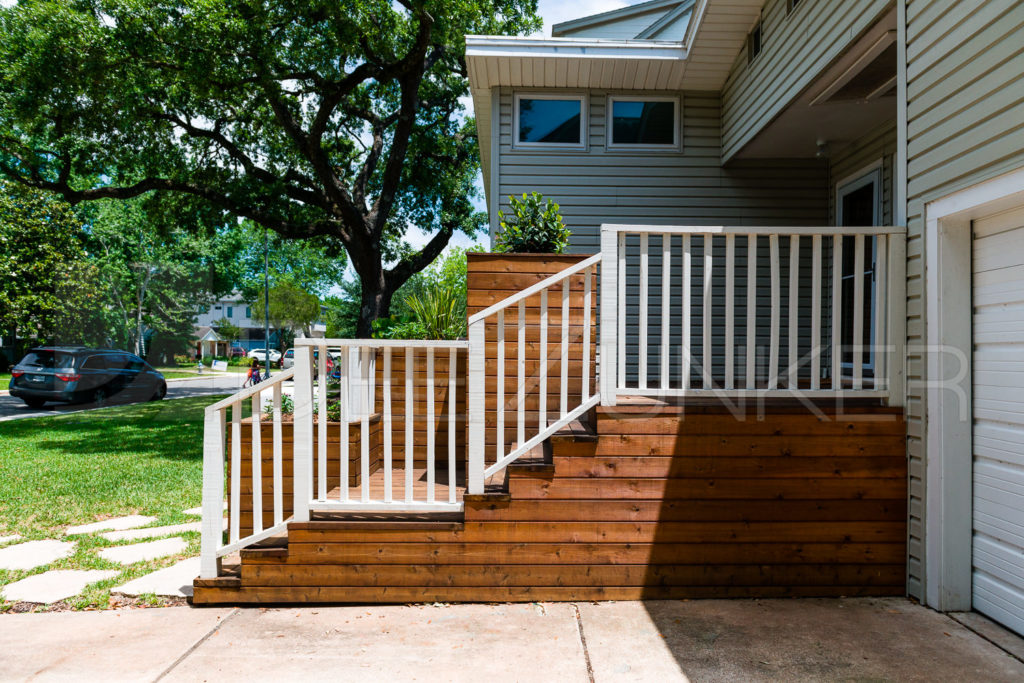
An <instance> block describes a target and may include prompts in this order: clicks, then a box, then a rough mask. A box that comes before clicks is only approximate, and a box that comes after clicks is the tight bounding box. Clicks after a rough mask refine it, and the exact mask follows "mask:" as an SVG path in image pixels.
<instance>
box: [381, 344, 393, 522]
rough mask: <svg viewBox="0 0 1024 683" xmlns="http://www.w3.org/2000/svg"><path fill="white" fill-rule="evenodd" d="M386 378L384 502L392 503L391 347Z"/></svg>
mask: <svg viewBox="0 0 1024 683" xmlns="http://www.w3.org/2000/svg"><path fill="white" fill-rule="evenodd" d="M383 373H384V376H383V377H382V381H383V385H384V387H383V389H382V391H383V392H384V396H383V401H384V414H383V415H382V416H381V419H382V424H381V429H383V430H384V435H383V436H384V502H385V503H390V502H391V501H392V491H391V487H392V481H391V475H392V472H391V468H392V466H393V462H392V457H391V446H392V444H391V441H392V439H391V436H392V435H391V429H392V426H393V418H392V415H391V347H384V370H383Z"/></svg>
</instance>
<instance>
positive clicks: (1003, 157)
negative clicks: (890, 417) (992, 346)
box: [907, 0, 1024, 598]
mask: <svg viewBox="0 0 1024 683" xmlns="http://www.w3.org/2000/svg"><path fill="white" fill-rule="evenodd" d="M907 99H908V103H907V129H908V141H907V142H908V145H907V156H908V212H907V213H908V224H907V227H908V233H909V234H908V243H907V341H908V347H909V348H910V350H911V352H910V356H909V358H908V366H907V378H908V382H909V386H908V397H907V399H908V400H907V417H908V423H907V429H908V453H909V457H910V528H911V532H910V539H909V541H910V543H909V548H908V552H909V565H908V569H909V575H910V576H909V582H908V587H909V590H910V593H911V594H912V595H914V596H915V597H918V598H921V597H923V595H924V582H925V579H926V574H927V567H925V558H924V533H923V529H924V516H925V509H924V508H925V502H924V501H925V498H924V496H925V464H926V463H925V461H926V453H925V448H924V432H925V408H926V406H925V396H924V391H923V386H924V382H925V380H926V377H925V363H924V357H923V356H922V355H921V354H920V353H918V352H915V351H914V349H915V347H916V348H920V347H921V346H922V345H923V344H924V341H925V338H924V333H925V305H924V260H923V259H924V254H923V250H924V239H923V233H924V207H925V205H926V204H927V203H928V202H930V201H933V200H935V199H938V198H939V197H942V196H945V195H947V194H950V193H952V192H956V191H958V190H962V189H964V188H967V187H970V186H972V185H975V184H977V183H979V182H982V181H984V180H988V179H990V178H993V177H996V176H998V175H1001V174H1003V173H1006V172H1007V171H1011V170H1014V169H1018V168H1021V167H1024V4H1022V3H1021V2H1019V0H988V1H985V2H983V1H981V0H969V1H964V2H960V3H957V5H956V9H955V11H950V6H949V3H948V2H945V1H943V0H910V1H908V2H907Z"/></svg>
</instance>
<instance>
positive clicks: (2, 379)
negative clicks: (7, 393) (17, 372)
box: [0, 372, 11, 391]
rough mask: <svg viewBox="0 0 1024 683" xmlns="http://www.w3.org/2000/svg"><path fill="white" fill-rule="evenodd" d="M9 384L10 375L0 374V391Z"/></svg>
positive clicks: (6, 373) (7, 373)
mask: <svg viewBox="0 0 1024 683" xmlns="http://www.w3.org/2000/svg"><path fill="white" fill-rule="evenodd" d="M10 383H11V374H10V373H9V372H0V391H4V390H5V389H7V385H8V384H10Z"/></svg>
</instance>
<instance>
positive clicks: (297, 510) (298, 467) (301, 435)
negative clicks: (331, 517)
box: [292, 346, 323, 522]
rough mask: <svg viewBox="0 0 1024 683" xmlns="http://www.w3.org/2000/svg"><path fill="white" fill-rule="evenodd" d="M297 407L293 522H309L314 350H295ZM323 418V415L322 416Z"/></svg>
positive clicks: (293, 473) (311, 493) (293, 470)
mask: <svg viewBox="0 0 1024 683" xmlns="http://www.w3.org/2000/svg"><path fill="white" fill-rule="evenodd" d="M293 401H294V407H295V418H294V419H295V425H294V427H293V429H294V436H293V439H294V443H293V454H292V478H293V481H294V500H293V502H292V508H293V512H292V519H293V520H294V521H296V522H308V521H309V502H310V500H311V499H312V498H313V476H312V473H313V347H312V346H296V347H295V395H294V396H293ZM321 419H323V416H321Z"/></svg>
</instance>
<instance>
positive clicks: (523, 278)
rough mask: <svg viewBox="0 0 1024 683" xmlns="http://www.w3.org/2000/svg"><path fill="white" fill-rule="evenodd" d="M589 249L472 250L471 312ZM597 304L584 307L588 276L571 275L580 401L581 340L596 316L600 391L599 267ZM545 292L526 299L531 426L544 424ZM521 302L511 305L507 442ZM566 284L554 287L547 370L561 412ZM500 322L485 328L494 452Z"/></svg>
mask: <svg viewBox="0 0 1024 683" xmlns="http://www.w3.org/2000/svg"><path fill="white" fill-rule="evenodd" d="M589 256H590V255H589V254H583V255H580V254H477V253H469V254H466V257H467V266H468V267H467V283H468V289H469V294H468V301H467V302H466V312H467V315H469V316H472V315H474V314H476V313H479V312H480V311H482V310H484V309H486V308H487V307H489V306H492V305H494V304H496V303H498V302H500V301H503V300H504V299H507V298H508V297H510V296H513V295H515V294H518V293H519V292H521V291H523V290H524V289H526V288H528V287H530V286H532V285H535V284H537V283H538V282H540V281H542V280H544V279H546V278H548V277H551V276H552V275H555V274H557V273H559V272H561V271H563V270H565V269H566V268H568V267H570V266H572V265H574V264H576V263H579V262H580V261H583V260H585V259H587V258H589ZM591 278H592V279H591V306H590V310H589V311H585V310H584V308H583V297H584V276H583V273H578V274H577V275H574V276H573V277H572V278H570V283H569V342H570V343H569V389H568V391H569V396H570V399H569V403H570V405H573V404H574V403H578V401H579V397H580V395H581V391H582V383H581V381H580V377H581V373H582V363H583V354H582V348H581V345H580V341H581V340H582V335H583V323H584V322H585V320H586V316H587V315H589V316H590V378H591V380H590V381H591V393H594V392H596V390H597V383H596V380H595V378H596V374H597V366H596V364H595V362H594V360H595V357H596V356H595V350H596V349H597V342H598V340H597V325H596V323H597V299H598V293H597V282H598V270H597V269H596V268H595V269H594V270H593V271H592V273H591ZM540 304H541V297H540V294H537V295H534V296H532V297H529V298H528V299H526V305H525V325H524V327H525V337H526V343H525V345H524V348H523V360H524V364H525V368H524V370H525V377H526V382H525V389H526V398H525V410H526V426H527V431H529V430H530V428H531V426H532V427H534V428H535V427H536V426H537V424H538V409H539V407H540V395H539V392H538V386H539V371H540V367H541V356H540V313H541V308H540ZM518 318H519V306H518V305H517V304H514V305H512V306H510V307H509V308H507V309H506V311H505V335H504V339H505V382H504V385H505V395H504V406H505V439H506V444H507V443H509V442H511V441H513V440H515V438H516V407H517V403H516V402H517V398H516V396H517V390H518V384H519V380H518V371H519V370H518V368H519V365H518V364H519V356H518V353H519V336H518V335H519V329H518V326H519V319H518ZM561 326H562V288H561V287H560V286H559V287H555V288H552V289H550V290H548V349H547V361H546V364H547V375H548V390H547V397H546V399H547V400H546V404H547V411H548V415H549V416H550V415H556V414H557V412H558V409H559V391H560V389H561V370H562V369H561V339H562V329H561ZM498 331H499V330H498V326H497V324H496V320H495V319H494V318H491V319H489V320H488V324H487V327H486V330H485V338H486V340H487V341H488V342H489V343H488V345H487V370H486V372H487V399H486V400H487V407H488V423H487V424H488V427H489V429H488V430H487V445H488V447H489V450H488V453H491V452H493V448H494V446H495V445H496V444H495V431H494V429H493V427H494V426H495V425H494V417H493V416H494V410H495V409H496V407H497V401H498V397H497V375H498V366H497V363H496V362H495V361H496V358H497V344H496V342H497V339H498Z"/></svg>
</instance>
